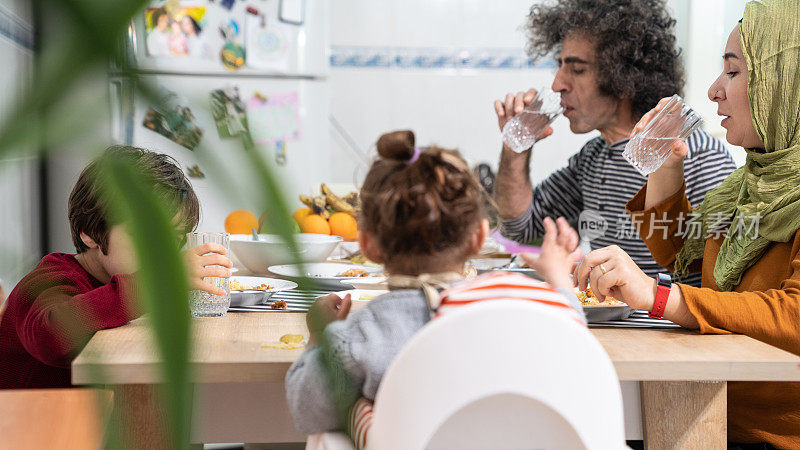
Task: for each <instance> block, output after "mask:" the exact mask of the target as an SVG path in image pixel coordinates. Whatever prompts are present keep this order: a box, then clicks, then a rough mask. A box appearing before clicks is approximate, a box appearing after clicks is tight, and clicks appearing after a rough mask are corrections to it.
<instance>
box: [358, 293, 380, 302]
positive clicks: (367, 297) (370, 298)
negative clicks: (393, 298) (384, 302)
mask: <svg viewBox="0 0 800 450" xmlns="http://www.w3.org/2000/svg"><path fill="white" fill-rule="evenodd" d="M375 297H377V295H370V294H363V295H361V296H360V297H358V299H359V300H361V301H364V302H365V301H367V300H372V299H373V298H375Z"/></svg>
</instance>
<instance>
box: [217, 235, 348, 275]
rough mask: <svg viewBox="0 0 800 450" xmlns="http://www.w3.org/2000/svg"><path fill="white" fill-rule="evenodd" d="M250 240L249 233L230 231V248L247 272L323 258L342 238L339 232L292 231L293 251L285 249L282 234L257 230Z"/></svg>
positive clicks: (286, 247) (326, 256)
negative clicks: (327, 233) (333, 234)
mask: <svg viewBox="0 0 800 450" xmlns="http://www.w3.org/2000/svg"><path fill="white" fill-rule="evenodd" d="M258 236H259V240H258V241H254V240H253V236H252V235H249V234H233V235H231V252H232V253H233V254H234V256H235V257H236V259H237V260H238V261H239V262H241V264H242V265H243V266H244V267H245V268H246V269H247V270H249V271H250V272H252V273H255V274H262V273H265V270H266V269H267V267H269V266H273V265H276V264H289V263H294V262H297V261H303V262H317V261H325V260H326V259H327V258H328V256H329V255H330V254H331V252H332V251H333V250H334V249H335V248H336V246H337V245H339V243H340V242H342V238H341V237H339V236H328V235H325V234H310V233H298V234H295V235H294V240H295V244H297V253H295V252H293V251H291V250H290V249H289V245H288V244H286V242H285V240H284V239H283V237H282V236H278V235H274V234H259V235H258Z"/></svg>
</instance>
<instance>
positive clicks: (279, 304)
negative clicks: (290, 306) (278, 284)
mask: <svg viewBox="0 0 800 450" xmlns="http://www.w3.org/2000/svg"><path fill="white" fill-rule="evenodd" d="M269 307H270V308H272V309H286V308H287V306H286V301H285V300H274V301H272V302H270V304H269Z"/></svg>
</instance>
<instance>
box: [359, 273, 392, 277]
mask: <svg viewBox="0 0 800 450" xmlns="http://www.w3.org/2000/svg"><path fill="white" fill-rule="evenodd" d="M386 276H387V275H386V274H385V273H384V272H364V273H362V274H361V275H359V276H358V277H359V278H379V277H381V278H382V277H386Z"/></svg>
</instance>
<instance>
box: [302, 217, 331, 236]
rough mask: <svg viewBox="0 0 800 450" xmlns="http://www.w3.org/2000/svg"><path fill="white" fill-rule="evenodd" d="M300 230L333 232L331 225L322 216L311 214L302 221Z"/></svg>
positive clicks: (320, 232) (323, 232)
mask: <svg viewBox="0 0 800 450" xmlns="http://www.w3.org/2000/svg"><path fill="white" fill-rule="evenodd" d="M300 231H302V232H303V233H316V234H331V227H330V225H328V221H327V220H325V219H324V218H323V217H322V216H320V215H317V214H309V215H307V216H306V217H305V218H303V221H302V222H300Z"/></svg>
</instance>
